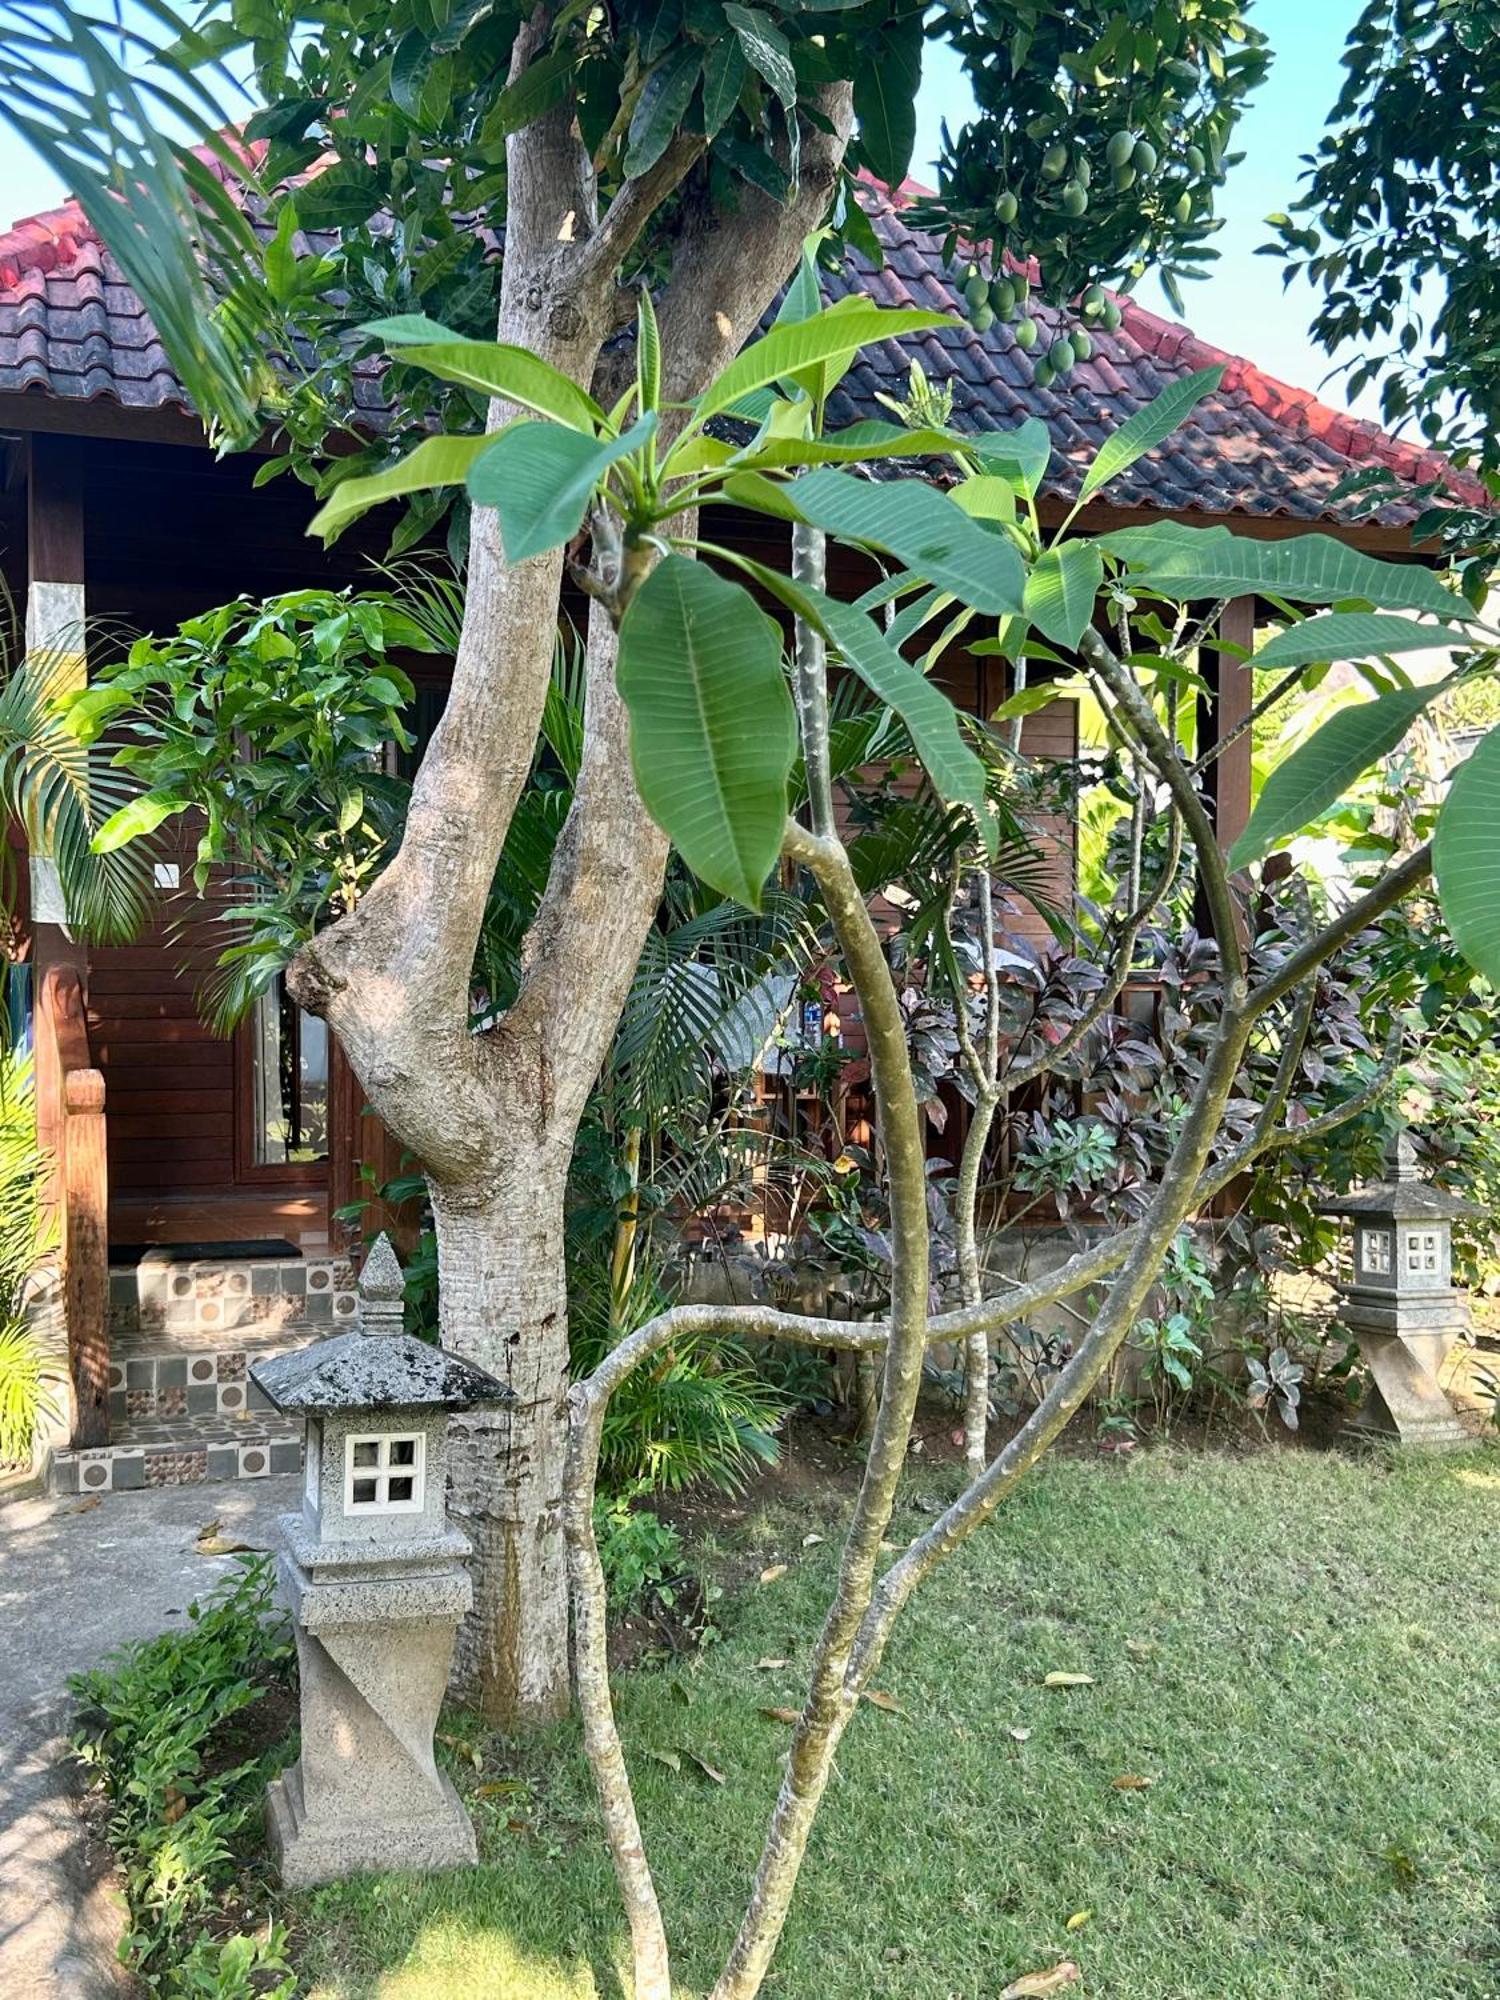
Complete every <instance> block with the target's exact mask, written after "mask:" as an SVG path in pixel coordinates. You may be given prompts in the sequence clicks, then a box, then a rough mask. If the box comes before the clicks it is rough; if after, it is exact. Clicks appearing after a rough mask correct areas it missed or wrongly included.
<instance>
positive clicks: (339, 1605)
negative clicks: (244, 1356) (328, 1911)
mask: <svg viewBox="0 0 1500 2000" xmlns="http://www.w3.org/2000/svg"><path fill="white" fill-rule="evenodd" d="M401 1295H402V1278H401V1266H400V1264H399V1263H398V1262H397V1261H396V1254H395V1252H394V1251H393V1250H392V1248H391V1246H390V1243H389V1241H388V1240H387V1238H385V1237H384V1236H382V1237H381V1238H380V1239H379V1241H378V1242H377V1243H376V1244H375V1245H374V1246H373V1247H372V1249H371V1251H370V1253H369V1256H368V1257H367V1258H366V1260H365V1267H364V1271H363V1273H362V1274H361V1277H360V1283H359V1297H360V1317H359V1324H358V1325H357V1326H356V1328H355V1329H354V1330H353V1331H351V1332H347V1333H341V1334H337V1335H335V1336H334V1337H333V1338H332V1339H329V1340H322V1341H317V1342H315V1343H314V1344H313V1345H312V1346H310V1347H304V1348H301V1349H300V1350H298V1351H297V1352H295V1353H291V1354H278V1355H275V1356H273V1357H270V1358H267V1359H266V1360H263V1361H258V1362H256V1363H254V1364H253V1365H252V1367H251V1369H250V1378H251V1380H252V1381H254V1382H256V1383H258V1384H259V1386H260V1387H261V1388H262V1389H263V1390H264V1391H265V1393H266V1395H267V1396H268V1397H269V1398H270V1399H271V1401H272V1402H273V1403H274V1404H275V1406H276V1408H277V1409H278V1410H296V1411H300V1412H301V1413H302V1415H303V1416H304V1417H305V1419H306V1422H307V1441H306V1457H305V1461H304V1477H303V1494H302V1509H301V1512H300V1513H297V1514H287V1515H284V1516H283V1517H282V1520H281V1538H282V1549H281V1552H280V1559H279V1564H278V1569H279V1575H280V1581H281V1586H282V1590H283V1592H284V1594H285V1596H286V1598H287V1601H288V1603H289V1604H290V1607H291V1612H292V1619H293V1623H294V1626H295V1630H296V1635H297V1660H298V1665H299V1668H300V1672H301V1684H302V1754H301V1757H300V1758H299V1759H298V1761H297V1762H296V1763H295V1764H293V1765H292V1766H291V1768H290V1769H289V1770H287V1771H284V1772H283V1773H282V1774H281V1776H280V1777H278V1778H277V1779H275V1780H274V1781H273V1783H272V1785H271V1787H270V1791H269V1793H268V1795H267V1800H266V1818H267V1827H268V1832H269V1836H270V1844H271V1850H272V1853H273V1855H274V1856H275V1858H276V1860H277V1863H278V1864H279V1867H280V1870H281V1877H282V1880H283V1881H284V1882H285V1883H287V1884H288V1886H290V1887H297V1888H300V1887H304V1886H306V1885H307V1884H309V1883H314V1882H326V1881H330V1880H333V1879H334V1878H335V1877H338V1876H342V1875H350V1874H354V1873H355V1872H357V1871H359V1870H361V1869H393V1868H409V1869H433V1868H446V1867H452V1866H455V1865H458V1864H461V1863H466V1862H472V1861H474V1859H475V1843H474V1829H473V1827H472V1826H471V1825H470V1823H469V1818H468V1815H467V1814H466V1813H465V1811H464V1809H463V1807H462V1806H461V1805H460V1803H459V1801H458V1796H457V1794H456V1793H455V1792H454V1790H453V1787H452V1785H451V1784H450V1783H449V1782H448V1780H447V1778H445V1777H444V1776H443V1774H442V1772H441V1771H439V1770H438V1768H437V1765H436V1763H435V1762H434V1759H433V1754H432V1736H433V1730H434V1728H435V1726H436V1724H437V1718H438V1711H439V1709H440V1708H441V1706H442V1701H443V1694H444V1691H445V1689H446V1687H447V1684H448V1667H449V1663H450V1661H451V1659H452V1656H453V1642H454V1637H455V1635H456V1633H457V1630H458V1625H459V1621H460V1620H461V1619H462V1617H463V1616H464V1613H465V1612H466V1611H467V1610H468V1609H469V1605H470V1602H471V1600H472V1586H471V1584H470V1581H469V1573H468V1570H467V1568H466V1567H465V1563H466V1559H467V1557H468V1555H469V1544H468V1542H467V1541H466V1540H465V1539H464V1537H463V1536H462V1535H461V1534H459V1533H458V1531H457V1530H456V1529H455V1528H452V1527H450V1525H449V1523H448V1517H447V1511H446V1507H445V1488H446V1467H445V1459H446V1456H447V1448H448V1418H449V1415H450V1414H451V1413H452V1412H453V1411H455V1410H467V1409H472V1408H474V1407H475V1406H476V1405H477V1404H481V1403H502V1402H509V1401H511V1400H512V1392H511V1391H510V1390H509V1389H508V1388H506V1387H505V1386H504V1385H503V1384H502V1383H500V1382H497V1381H496V1380H495V1379H494V1377H493V1376H490V1375H486V1374H485V1373H483V1371H482V1370H480V1369H478V1368H473V1367H471V1366H470V1365H469V1363H468V1362H466V1361H463V1360H461V1359H460V1358H459V1357H458V1356H457V1355H456V1354H449V1353H447V1352H446V1351H445V1350H444V1349H442V1348H440V1347H432V1346H429V1345H428V1344H427V1343H426V1342H425V1341H420V1340H414V1339H412V1338H411V1337H410V1336H409V1335H408V1334H406V1333H404V1332H403V1331H402V1327H401Z"/></svg>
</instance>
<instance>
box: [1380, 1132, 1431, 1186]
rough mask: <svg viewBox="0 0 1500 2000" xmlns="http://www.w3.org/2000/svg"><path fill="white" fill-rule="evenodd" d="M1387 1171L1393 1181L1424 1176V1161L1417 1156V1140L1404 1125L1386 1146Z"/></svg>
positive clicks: (1413, 1179) (1416, 1178) (1417, 1178)
mask: <svg viewBox="0 0 1500 2000" xmlns="http://www.w3.org/2000/svg"><path fill="white" fill-rule="evenodd" d="M1385 1158H1386V1171H1387V1173H1389V1175H1390V1177H1391V1179H1392V1180H1393V1181H1416V1180H1420V1179H1421V1178H1422V1163H1421V1160H1420V1159H1419V1158H1418V1156H1417V1147H1416V1141H1415V1140H1414V1139H1413V1138H1412V1136H1411V1133H1410V1132H1409V1131H1408V1130H1407V1128H1406V1127H1405V1126H1404V1125H1402V1126H1401V1127H1400V1128H1399V1129H1398V1130H1397V1132H1396V1135H1395V1137H1394V1138H1393V1139H1392V1140H1391V1143H1390V1145H1389V1146H1387V1148H1386V1154H1385Z"/></svg>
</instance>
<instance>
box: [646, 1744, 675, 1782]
mask: <svg viewBox="0 0 1500 2000" xmlns="http://www.w3.org/2000/svg"><path fill="white" fill-rule="evenodd" d="M646 1755H647V1756H648V1757H654V1758H655V1759H656V1761H657V1763H658V1764H665V1765H666V1767H667V1769H668V1770H669V1771H676V1772H677V1774H678V1776H679V1777H680V1776H681V1775H682V1759H681V1758H680V1757H679V1756H678V1754H677V1752H676V1751H675V1750H648V1751H647V1752H646Z"/></svg>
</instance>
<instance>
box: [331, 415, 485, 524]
mask: <svg viewBox="0 0 1500 2000" xmlns="http://www.w3.org/2000/svg"><path fill="white" fill-rule="evenodd" d="M498 435H499V433H498V432H492V433H486V432H484V431H480V432H479V433H478V434H477V435H476V436H474V437H431V438H424V439H423V440H422V442H421V444H419V445H418V446H417V448H416V450H415V451H409V452H408V453H407V454H406V456H405V458H403V459H400V460H399V461H398V462H397V463H396V464H395V465H388V466H387V467H386V469H385V471H384V472H372V473H369V474H368V475H367V476H366V477H365V478H363V479H345V480H343V481H341V483H340V484H339V485H337V486H335V487H334V489H333V492H332V493H331V494H330V495H329V497H328V499H327V500H325V501H324V503H323V505H322V506H321V507H320V508H319V509H318V511H317V513H316V514H314V515H313V517H312V519H311V521H309V522H308V524H307V532H308V533H309V534H310V535H321V536H322V537H323V539H324V541H325V542H331V541H332V540H333V538H334V536H335V535H337V534H339V533H340V532H341V531H342V530H343V529H345V528H347V527H348V525H349V523H350V522H351V521H353V520H355V519H357V518H358V516H359V515H361V514H363V513H365V512H366V511H367V510H368V509H369V508H371V507H378V506H379V505H380V504H381V502H382V501H385V500H398V499H400V498H401V497H402V496H403V495H405V494H407V493H427V492H430V491H432V490H433V489H434V488H435V487H440V486H462V485H463V483H464V481H465V480H466V479H467V477H468V474H469V468H470V466H471V465H472V464H473V463H474V461H475V459H476V458H478V457H479V456H480V455H481V454H482V453H483V452H486V451H488V450H489V448H490V446H491V445H492V444H493V443H494V442H495V439H496V437H497V436H498Z"/></svg>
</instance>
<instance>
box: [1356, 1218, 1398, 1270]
mask: <svg viewBox="0 0 1500 2000" xmlns="http://www.w3.org/2000/svg"><path fill="white" fill-rule="evenodd" d="M1391 1248H1392V1245H1391V1232H1390V1231H1389V1230H1388V1229H1363V1230H1361V1231H1360V1245H1359V1254H1360V1259H1361V1261H1362V1262H1363V1264H1364V1267H1365V1269H1366V1270H1367V1271H1370V1272H1372V1273H1373V1274H1374V1275H1375V1276H1376V1277H1378V1278H1388V1277H1389V1276H1390V1275H1391Z"/></svg>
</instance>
